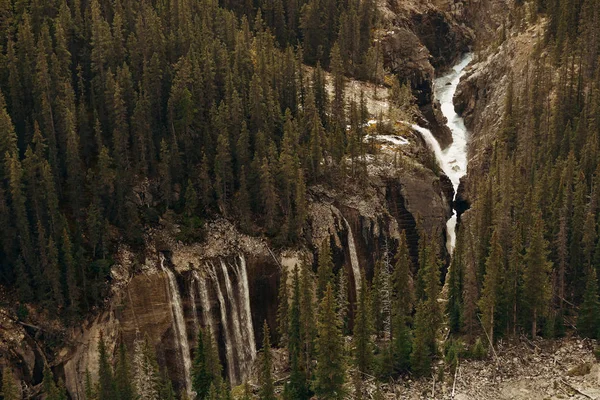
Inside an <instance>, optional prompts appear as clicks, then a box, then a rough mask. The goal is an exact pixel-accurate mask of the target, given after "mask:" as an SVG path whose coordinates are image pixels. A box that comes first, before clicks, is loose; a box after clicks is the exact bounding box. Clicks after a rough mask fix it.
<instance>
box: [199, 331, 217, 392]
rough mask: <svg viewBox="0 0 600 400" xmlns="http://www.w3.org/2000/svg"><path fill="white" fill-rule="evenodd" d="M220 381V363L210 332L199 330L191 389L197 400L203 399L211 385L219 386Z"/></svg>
mask: <svg viewBox="0 0 600 400" xmlns="http://www.w3.org/2000/svg"><path fill="white" fill-rule="evenodd" d="M215 357H216V358H215ZM220 379H221V368H220V362H219V359H218V354H217V353H216V352H215V349H214V343H213V339H212V336H211V334H210V332H205V331H204V329H202V328H200V329H199V330H198V339H197V343H196V350H195V352H194V364H193V366H192V389H193V390H194V391H195V392H196V396H197V397H198V399H205V398H206V397H207V396H208V392H209V389H210V386H211V384H213V383H216V384H219V383H220Z"/></svg>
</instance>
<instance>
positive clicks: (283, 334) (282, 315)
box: [277, 269, 290, 348]
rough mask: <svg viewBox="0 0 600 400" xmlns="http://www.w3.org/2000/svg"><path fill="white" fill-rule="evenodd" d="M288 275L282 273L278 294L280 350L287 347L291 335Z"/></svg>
mask: <svg viewBox="0 0 600 400" xmlns="http://www.w3.org/2000/svg"><path fill="white" fill-rule="evenodd" d="M287 280H288V274H287V271H286V270H285V269H284V270H283V271H281V277H280V278H279V290H278V294H277V334H278V335H279V340H278V344H279V348H284V347H287V345H288V338H289V336H288V334H289V325H290V324H289V313H290V302H289V297H290V294H289V290H288V282H287Z"/></svg>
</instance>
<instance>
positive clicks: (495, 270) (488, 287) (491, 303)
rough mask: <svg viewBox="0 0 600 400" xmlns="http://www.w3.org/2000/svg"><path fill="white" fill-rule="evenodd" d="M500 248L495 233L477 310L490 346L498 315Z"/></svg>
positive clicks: (492, 343) (501, 255)
mask: <svg viewBox="0 0 600 400" xmlns="http://www.w3.org/2000/svg"><path fill="white" fill-rule="evenodd" d="M503 258H504V256H503V254H502V248H501V247H500V242H499V239H498V233H497V231H494V233H493V234H492V241H491V250H490V255H489V256H488V258H487V261H486V264H485V276H484V280H483V289H482V291H481V298H480V299H479V309H480V310H481V312H482V317H481V320H482V324H483V329H485V331H486V333H487V335H488V338H489V341H490V346H493V345H494V324H495V319H494V317H495V315H496V314H497V313H498V304H499V302H500V299H499V291H500V284H501V274H502V272H503V268H502V260H503Z"/></svg>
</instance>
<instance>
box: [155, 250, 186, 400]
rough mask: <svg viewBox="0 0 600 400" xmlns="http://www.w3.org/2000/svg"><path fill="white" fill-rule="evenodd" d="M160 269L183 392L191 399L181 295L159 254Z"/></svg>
mask: <svg viewBox="0 0 600 400" xmlns="http://www.w3.org/2000/svg"><path fill="white" fill-rule="evenodd" d="M160 267H161V269H162V270H163V271H164V272H165V274H166V275H167V280H168V282H169V286H168V287H167V290H168V292H169V294H170V298H171V313H172V315H173V332H174V336H175V341H176V344H177V347H178V348H179V349H180V350H181V358H182V362H183V374H184V375H185V376H184V378H185V379H184V383H185V390H186V393H187V395H188V396H189V397H191V398H193V393H192V379H191V370H192V360H191V354H190V344H189V342H188V336H187V330H186V326H185V317H184V315H183V306H182V304H181V295H180V294H179V287H178V286H177V280H176V279H175V274H174V273H173V271H171V269H170V268H168V267H165V256H164V255H163V254H160Z"/></svg>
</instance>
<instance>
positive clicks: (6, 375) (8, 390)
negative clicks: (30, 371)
mask: <svg viewBox="0 0 600 400" xmlns="http://www.w3.org/2000/svg"><path fill="white" fill-rule="evenodd" d="M1 388H2V391H1V392H0V394H2V396H3V398H4V400H20V399H21V390H20V388H19V383H18V382H17V380H16V379H15V376H14V375H13V373H12V371H11V370H10V369H9V368H4V369H3V370H2V386H1Z"/></svg>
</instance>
